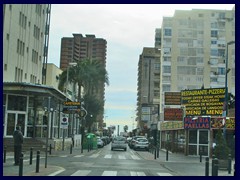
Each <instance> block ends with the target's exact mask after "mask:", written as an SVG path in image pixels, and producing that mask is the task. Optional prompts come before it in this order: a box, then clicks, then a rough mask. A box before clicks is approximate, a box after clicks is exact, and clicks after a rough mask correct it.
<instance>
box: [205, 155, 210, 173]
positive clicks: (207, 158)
mask: <svg viewBox="0 0 240 180" xmlns="http://www.w3.org/2000/svg"><path fill="white" fill-rule="evenodd" d="M205 176H209V157H206V162H205Z"/></svg>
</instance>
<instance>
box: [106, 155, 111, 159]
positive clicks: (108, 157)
mask: <svg viewBox="0 0 240 180" xmlns="http://www.w3.org/2000/svg"><path fill="white" fill-rule="evenodd" d="M104 158H106V159H110V158H112V155H111V154H107V155H105V156H104Z"/></svg>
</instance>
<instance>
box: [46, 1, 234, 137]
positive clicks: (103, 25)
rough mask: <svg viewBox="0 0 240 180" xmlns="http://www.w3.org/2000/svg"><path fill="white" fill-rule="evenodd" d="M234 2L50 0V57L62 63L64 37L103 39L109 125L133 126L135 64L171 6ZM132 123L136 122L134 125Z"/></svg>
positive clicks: (200, 6)
mask: <svg viewBox="0 0 240 180" xmlns="http://www.w3.org/2000/svg"><path fill="white" fill-rule="evenodd" d="M233 7H234V5H233V4H219V5H218V4H205V5H204V4H169V5H168V4H143V5H141V4H126V5H125V4H115V5H113V4H111V5H110V4H91V5H90V4H69V5H67V4H59V5H58V4H52V7H51V8H52V9H51V25H50V38H49V54H48V62H49V63H54V64H55V65H57V66H58V67H59V65H60V46H61V38H62V37H73V36H72V34H73V33H80V34H82V35H84V36H85V35H86V34H94V35H96V37H97V38H103V39H105V40H106V41H107V71H108V73H109V80H110V85H109V86H107V87H106V92H105V97H106V102H105V115H104V116H105V119H104V121H105V122H106V123H107V126H110V125H115V126H117V125H120V132H121V131H123V126H124V125H128V127H129V130H131V129H132V127H134V128H135V127H136V122H135V121H134V120H135V117H136V103H137V73H138V72H137V67H138V60H139V55H140V54H141V53H142V50H143V47H154V36H155V29H156V28H160V27H161V24H162V18H163V17H164V16H170V17H172V16H173V15H174V11H175V10H191V9H223V10H231V9H232V8H233ZM133 123H134V124H133Z"/></svg>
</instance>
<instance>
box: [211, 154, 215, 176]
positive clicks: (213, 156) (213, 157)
mask: <svg viewBox="0 0 240 180" xmlns="http://www.w3.org/2000/svg"><path fill="white" fill-rule="evenodd" d="M214 159H215V155H214V154H213V155H212V176H213V174H214Z"/></svg>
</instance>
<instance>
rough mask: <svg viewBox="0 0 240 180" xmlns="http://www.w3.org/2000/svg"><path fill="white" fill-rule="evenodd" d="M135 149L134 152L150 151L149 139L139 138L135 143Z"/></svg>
mask: <svg viewBox="0 0 240 180" xmlns="http://www.w3.org/2000/svg"><path fill="white" fill-rule="evenodd" d="M133 149H134V150H137V149H145V150H147V151H148V149H149V142H148V140H147V138H137V139H136V141H135V143H134V146H133Z"/></svg>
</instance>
